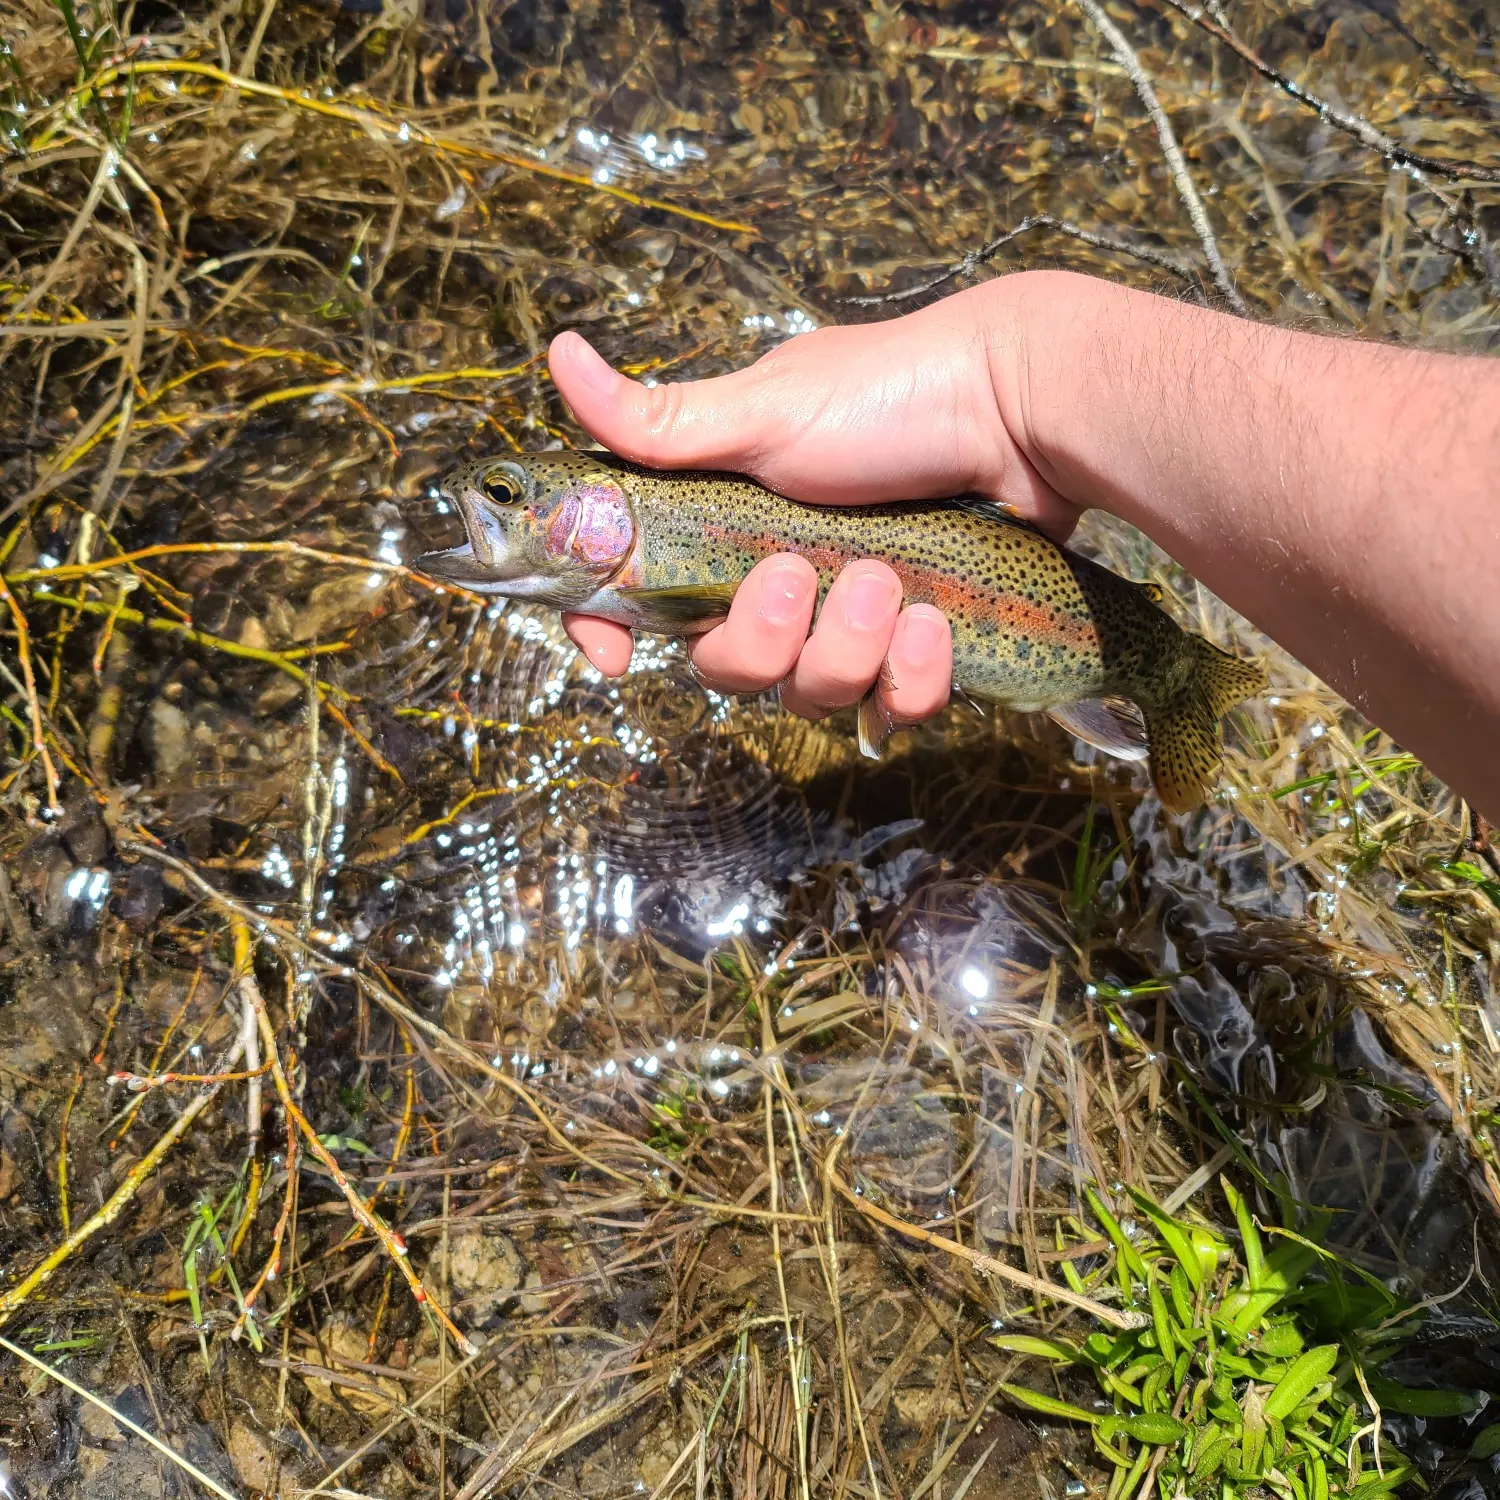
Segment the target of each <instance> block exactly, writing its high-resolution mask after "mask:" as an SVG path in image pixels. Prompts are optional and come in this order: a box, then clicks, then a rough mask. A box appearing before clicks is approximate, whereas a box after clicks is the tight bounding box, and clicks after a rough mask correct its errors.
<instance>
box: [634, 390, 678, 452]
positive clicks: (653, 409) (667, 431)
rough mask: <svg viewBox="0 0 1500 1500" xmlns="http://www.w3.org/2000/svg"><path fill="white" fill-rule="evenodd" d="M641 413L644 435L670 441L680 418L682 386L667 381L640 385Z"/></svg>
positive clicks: (665, 441)
mask: <svg viewBox="0 0 1500 1500" xmlns="http://www.w3.org/2000/svg"><path fill="white" fill-rule="evenodd" d="M641 396H642V401H641V408H642V411H641V414H642V418H643V426H644V429H645V435H646V437H647V438H648V439H649V440H651V441H652V442H656V443H670V442H671V440H672V438H673V436H674V435H675V434H676V431H677V427H678V424H679V422H680V421H681V420H682V387H681V386H680V385H674V384H672V383H670V382H669V383H668V384H666V385H652V386H642V387H641Z"/></svg>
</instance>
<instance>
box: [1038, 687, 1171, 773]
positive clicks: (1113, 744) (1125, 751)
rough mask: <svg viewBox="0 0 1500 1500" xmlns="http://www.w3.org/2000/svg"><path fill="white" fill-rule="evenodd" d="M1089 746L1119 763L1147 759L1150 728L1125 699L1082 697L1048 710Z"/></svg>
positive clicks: (1133, 706)
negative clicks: (1074, 701)
mask: <svg viewBox="0 0 1500 1500" xmlns="http://www.w3.org/2000/svg"><path fill="white" fill-rule="evenodd" d="M1047 714H1048V717H1049V718H1051V719H1053V720H1055V721H1056V722H1057V723H1059V724H1061V725H1062V727H1063V728H1064V729H1066V730H1067V731H1068V733H1069V734H1071V735H1075V736H1076V737H1077V738H1078V739H1080V740H1082V741H1083V742H1084V744H1085V745H1092V746H1093V747H1094V748H1095V749H1096V750H1102V751H1104V753H1105V754H1106V755H1113V756H1114V757H1115V758H1116V759H1117V760H1145V758H1146V754H1147V746H1146V725H1145V722H1144V720H1143V719H1142V718H1141V715H1140V712H1139V710H1137V708H1136V707H1135V705H1134V704H1133V703H1130V702H1127V701H1126V700H1125V699H1123V698H1080V699H1079V700H1078V701H1077V702H1076V703H1063V704H1059V705H1058V706H1057V707H1056V708H1049V709H1048V710H1047Z"/></svg>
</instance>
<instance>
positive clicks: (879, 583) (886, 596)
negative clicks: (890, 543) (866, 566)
mask: <svg viewBox="0 0 1500 1500" xmlns="http://www.w3.org/2000/svg"><path fill="white" fill-rule="evenodd" d="M890 614H891V585H890V580H889V579H886V578H881V577H879V576H877V575H875V574H873V573H861V574H860V575H859V576H858V577H856V578H855V579H854V581H853V582H852V583H851V584H850V585H849V592H848V593H847V594H845V595H844V623H845V624H846V625H848V626H850V627H851V628H852V629H854V630H875V629H877V628H879V627H880V626H881V625H884V624H885V623H886V621H887V620H888V619H889V618H890Z"/></svg>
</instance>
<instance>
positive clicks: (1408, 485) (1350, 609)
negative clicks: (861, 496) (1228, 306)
mask: <svg viewBox="0 0 1500 1500" xmlns="http://www.w3.org/2000/svg"><path fill="white" fill-rule="evenodd" d="M1061 283H1066V284H1061ZM984 291H985V293H986V295H987V321H988V326H989V330H990V349H991V358H990V366H991V371H992V376H993V379H994V385H995V390H996V396H997V400H998V402H999V405H1000V409H1001V413H1002V416H1003V418H1004V421H1005V424H1006V426H1007V428H1008V429H1009V431H1010V432H1011V434H1012V436H1013V437H1014V438H1015V439H1016V440H1017V441H1018V443H1019V444H1020V446H1021V447H1022V450H1023V451H1024V452H1025V454H1026V456H1027V458H1029V459H1030V461H1031V462H1032V464H1033V465H1034V466H1035V467H1036V468H1037V470H1038V471H1039V472H1040V473H1041V475H1042V476H1043V477H1044V478H1045V479H1046V480H1047V481H1048V482H1049V483H1050V484H1051V485H1052V486H1053V487H1054V488H1055V489H1056V490H1057V491H1058V492H1059V493H1060V494H1061V495H1063V496H1064V497H1065V498H1066V499H1068V500H1070V501H1073V502H1074V503H1076V504H1079V505H1092V506H1099V507H1102V508H1104V509H1106V510H1109V511H1111V512H1113V513H1114V514H1116V515H1119V516H1120V517H1122V518H1123V519H1125V520H1127V521H1129V522H1131V523H1132V524H1133V525H1136V526H1138V527H1139V528H1140V529H1141V530H1142V531H1144V532H1145V533H1146V534H1147V535H1148V536H1150V537H1151V538H1152V539H1153V540H1154V541H1156V542H1157V543H1158V544H1159V545H1160V546H1161V547H1163V548H1164V549H1165V550H1166V551H1167V552H1169V553H1170V554H1171V555H1172V556H1173V557H1174V558H1176V559H1177V560H1178V561H1179V562H1181V563H1182V564H1183V566H1184V567H1186V568H1187V569H1188V570H1189V571H1190V572H1192V573H1193V574H1194V575H1195V576H1196V577H1198V578H1200V579H1201V580H1202V581H1203V582H1204V583H1205V584H1206V585H1207V586H1208V587H1209V588H1211V589H1213V591H1214V592H1215V593H1217V594H1218V595H1219V596H1220V597H1221V598H1223V599H1224V600H1225V601H1226V602H1228V603H1229V604H1231V605H1232V606H1233V607H1234V608H1236V609H1238V610H1239V611H1240V612H1241V613H1242V614H1244V615H1245V616H1246V617H1247V618H1248V619H1250V620H1252V621H1253V622H1254V623H1255V624H1257V625H1259V626H1260V627H1261V629H1263V630H1264V631H1266V633H1267V634H1268V635H1271V636H1273V637H1274V638H1275V639H1276V640H1277V641H1278V642H1279V643H1280V644H1281V645H1283V646H1284V647H1285V648H1286V649H1287V650H1289V651H1290V652H1292V653H1293V654H1294V655H1295V656H1297V657H1298V658H1299V659H1300V660H1301V661H1303V662H1304V663H1305V664H1306V665H1307V666H1309V667H1310V668H1312V669H1313V670H1314V671H1315V672H1317V673H1318V674H1319V675H1320V676H1321V677H1323V678H1324V679H1325V680H1326V681H1327V682H1329V683H1330V684H1331V685H1332V686H1334V687H1335V688H1337V689H1338V690H1339V691H1340V692H1341V693H1343V694H1344V695H1345V696H1346V697H1347V698H1349V699H1350V701H1351V702H1353V703H1355V704H1357V705H1358V706H1359V707H1360V708H1361V709H1362V710H1363V712H1364V713H1366V714H1367V715H1368V716H1369V718H1370V719H1371V720H1372V721H1374V722H1375V723H1377V724H1380V725H1381V726H1382V727H1383V728H1385V729H1387V730H1388V731H1389V732H1390V733H1391V734H1393V735H1394V736H1395V737H1396V738H1397V739H1398V740H1400V741H1401V742H1402V743H1403V744H1405V745H1408V746H1409V747H1410V748H1411V749H1412V750H1414V751H1415V752H1417V753H1418V754H1420V755H1422V756H1423V758H1424V759H1425V760H1427V762H1428V763H1429V764H1430V765H1431V766H1432V768H1433V769H1434V770H1435V771H1436V772H1437V773H1438V774H1439V775H1441V776H1443V777H1444V778H1445V779H1446V780H1448V781H1449V782H1450V783H1451V784H1452V785H1453V786H1454V787H1455V788H1457V789H1458V790H1460V791H1461V792H1463V793H1464V794H1466V795H1467V796H1469V797H1470V798H1471V799H1473V800H1474V801H1476V802H1477V803H1478V804H1479V805H1480V807H1481V808H1482V809H1486V810H1487V811H1488V812H1489V813H1490V814H1491V815H1492V816H1493V815H1496V814H1500V756H1497V754H1496V751H1495V748H1494V747H1495V746H1496V744H1497V742H1500V505H1497V504H1496V502H1495V500H1494V499H1493V498H1492V494H1491V488H1490V487H1491V485H1492V484H1493V482H1494V479H1495V476H1496V474H1497V470H1500V366H1496V365H1495V364H1493V363H1491V362H1490V361H1487V360H1479V359H1472V358H1459V357H1452V356H1442V355H1434V354H1424V353H1418V352H1414V351H1408V350H1397V349H1392V348H1390V347H1389V346H1383V345H1376V344H1369V343H1358V342H1355V341H1352V340H1339V339H1329V338H1320V337H1316V336H1313V335H1308V334H1300V333H1292V332H1288V331H1286V330H1283V329H1277V328H1272V327H1268V326H1266V325H1259V324H1252V323H1247V322H1245V321H1243V320H1239V319H1233V318H1230V317H1227V316H1224V315H1221V314H1216V313H1210V312H1206V311H1204V310H1202V309H1200V308H1193V307H1187V306H1183V305H1181V304H1178V303H1175V302H1170V301H1168V300H1166V299H1163V298H1158V297H1152V296H1149V295H1147V294H1144V293H1138V292H1131V291H1127V290H1124V289H1122V288H1119V287H1115V286H1111V285H1109V284H1108V283H1104V282H1100V281H1096V280H1093V279H1090V278H1084V277H1072V276H1064V275H1062V274H1061V273H1037V274H1033V275H1026V276H1016V277H1007V278H1004V279H1002V280H999V281H996V282H993V283H990V284H989V286H987V287H986V288H985V289H984Z"/></svg>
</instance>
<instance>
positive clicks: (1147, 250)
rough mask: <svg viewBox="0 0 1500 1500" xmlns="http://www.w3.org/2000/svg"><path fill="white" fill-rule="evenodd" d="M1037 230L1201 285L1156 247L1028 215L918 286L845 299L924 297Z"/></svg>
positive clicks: (876, 301) (868, 303) (859, 303)
mask: <svg viewBox="0 0 1500 1500" xmlns="http://www.w3.org/2000/svg"><path fill="white" fill-rule="evenodd" d="M1033 229H1055V230H1056V231H1057V232H1058V233H1059V234H1066V235H1068V236H1070V237H1071V238H1073V239H1075V240H1082V241H1083V243H1084V244H1085V245H1092V246H1094V248H1095V249H1096V250H1111V251H1113V252H1114V253H1116V254H1117V255H1130V256H1134V257H1135V258H1136V259H1137V260H1144V261H1149V262H1150V264H1152V265H1153V266H1160V267H1161V268H1162V270H1164V271H1170V272H1171V273H1172V275H1174V276H1180V277H1181V278H1182V279H1183V280H1184V281H1188V282H1191V283H1192V284H1193V286H1194V288H1195V289H1197V288H1198V285H1199V280H1198V273H1197V272H1196V271H1195V270H1193V268H1192V267H1191V266H1185V265H1183V263H1182V262H1181V261H1180V260H1177V259H1175V258H1174V257H1172V256H1170V255H1167V254H1166V253H1165V252H1163V251H1161V250H1153V249H1152V248H1151V247H1150V246H1149V245H1132V244H1130V243H1129V242H1128V241H1126V240H1117V239H1115V238H1114V237H1113V236H1112V235H1107V234H1100V233H1099V232H1098V231H1097V230H1093V229H1085V228H1083V227H1082V225H1079V224H1073V223H1070V222H1069V221H1068V220H1067V219H1059V218H1057V217H1056V216H1055V215H1054V214H1028V215H1027V216H1026V217H1025V218H1024V219H1022V220H1021V222H1020V223H1019V224H1017V225H1016V226H1015V227H1014V228H1013V229H1007V230H1006V231H1005V233H1004V234H1001V235H997V236H996V237H995V238H994V239H992V240H989V241H988V242H987V243H985V244H984V245H981V246H980V247H979V249H978V250H971V251H969V253H968V254H967V255H965V256H964V258H963V259H962V260H959V261H955V262H954V264H953V265H951V266H949V267H948V268H947V270H945V271H940V272H939V273H938V274H937V275H935V276H932V277H929V278H928V280H926V281H923V282H920V283H919V284H918V285H916V286H909V287H904V288H902V289H901V290H900V291H895V292H876V293H872V294H869V295H867V296H860V297H845V298H844V299H843V300H844V301H845V302H847V303H850V304H851V305H853V306H855V307H879V306H881V305H882V304H884V303H888V302H909V301H910V300H911V299H912V298H914V297H923V296H925V295H926V294H927V293H928V292H932V291H936V290H937V288H938V287H940V286H942V284H943V283H944V282H945V281H953V280H956V279H957V278H959V277H961V276H972V275H973V274H974V272H975V271H977V270H978V269H979V268H980V267H981V266H983V265H987V264H988V263H989V262H990V261H992V260H993V259H994V258H995V256H996V255H998V254H999V253H1000V251H1001V250H1003V249H1004V248H1005V246H1006V245H1008V244H1010V242H1011V241H1012V240H1015V239H1019V238H1020V237H1021V236H1022V235H1023V234H1028V233H1030V231H1031V230H1033Z"/></svg>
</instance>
